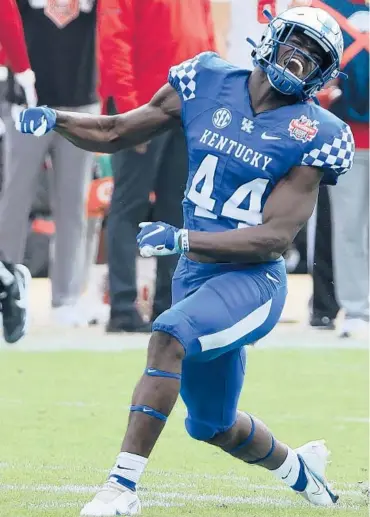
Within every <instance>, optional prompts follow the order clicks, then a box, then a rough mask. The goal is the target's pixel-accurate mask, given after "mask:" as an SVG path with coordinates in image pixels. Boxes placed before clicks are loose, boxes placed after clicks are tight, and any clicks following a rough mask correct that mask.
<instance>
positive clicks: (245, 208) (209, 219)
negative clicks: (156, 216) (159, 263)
mask: <svg viewBox="0 0 370 517" xmlns="http://www.w3.org/2000/svg"><path fill="white" fill-rule="evenodd" d="M250 73H251V72H250V71H248V70H243V69H240V68H236V67H235V66H233V65H231V64H230V63H228V62H226V61H224V60H223V59H221V58H220V57H219V56H218V55H217V54H215V53H214V52H204V53H202V54H199V55H198V56H196V57H194V58H193V59H191V60H188V61H186V62H184V63H182V64H180V65H177V66H174V67H172V68H171V70H170V73H169V79H168V80H169V83H170V84H171V85H172V86H173V87H174V88H175V89H176V90H177V92H178V94H179V96H180V98H181V102H182V124H183V127H184V131H185V135H186V140H187V146H188V155H189V178H188V182H187V186H186V190H185V197H184V201H183V208H184V224H185V227H186V228H189V229H193V230H206V231H223V230H228V229H233V228H237V227H242V226H254V225H257V224H260V223H261V222H262V211H263V207H264V204H265V202H266V199H267V198H268V196H269V194H270V193H271V191H272V189H273V188H274V187H275V185H276V184H277V183H278V182H279V180H280V179H281V178H283V177H284V176H285V175H286V174H288V173H289V171H290V169H291V168H292V167H294V166H297V165H309V166H314V167H321V168H322V169H323V170H324V177H323V183H326V184H335V183H336V182H337V178H338V176H339V175H340V174H343V173H344V172H346V171H347V170H348V169H350V168H351V166H352V162H353V156H354V142H353V137H352V133H351V130H350V129H349V127H348V125H347V124H345V123H344V122H343V121H341V120H340V119H338V118H337V117H336V116H335V115H333V114H332V113H330V112H329V111H326V110H324V109H322V108H320V107H319V106H316V105H315V104H314V103H312V102H306V103H297V104H293V105H290V106H283V107H280V108H277V109H275V110H270V111H266V112H264V113H260V114H257V115H256V114H255V113H254V112H253V109H252V106H251V103H250V98H249V93H248V87H247V84H248V79H249V76H250Z"/></svg>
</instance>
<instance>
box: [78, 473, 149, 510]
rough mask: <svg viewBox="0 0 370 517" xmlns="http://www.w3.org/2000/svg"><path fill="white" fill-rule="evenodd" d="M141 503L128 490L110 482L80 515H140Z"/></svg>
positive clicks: (86, 505) (134, 493) (133, 493)
mask: <svg viewBox="0 0 370 517" xmlns="http://www.w3.org/2000/svg"><path fill="white" fill-rule="evenodd" d="M140 513H141V503H140V500H139V498H138V496H137V494H136V492H132V491H131V490H129V489H128V488H123V487H122V486H121V485H117V483H115V482H114V481H111V480H108V481H107V482H106V483H105V484H104V486H103V488H102V489H101V490H99V492H98V493H97V494H96V496H95V497H94V499H93V500H92V501H91V502H90V503H87V504H85V506H84V507H83V508H82V510H81V513H80V515H82V516H86V517H87V516H88V517H113V516H116V515H128V516H130V515H140Z"/></svg>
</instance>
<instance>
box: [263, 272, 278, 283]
mask: <svg viewBox="0 0 370 517" xmlns="http://www.w3.org/2000/svg"><path fill="white" fill-rule="evenodd" d="M266 276H267V278H268V279H269V280H272V281H273V282H275V283H276V284H278V283H279V280H277V279H276V278H274V277H273V276H271V275H270V273H266Z"/></svg>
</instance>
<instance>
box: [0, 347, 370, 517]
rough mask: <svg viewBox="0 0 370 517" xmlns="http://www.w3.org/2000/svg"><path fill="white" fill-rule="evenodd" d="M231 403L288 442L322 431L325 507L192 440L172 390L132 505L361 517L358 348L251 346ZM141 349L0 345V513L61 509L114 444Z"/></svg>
mask: <svg viewBox="0 0 370 517" xmlns="http://www.w3.org/2000/svg"><path fill="white" fill-rule="evenodd" d="M249 359H250V362H249V367H248V377H247V382H246V384H245V388H244V391H243V394H242V399H241V404H240V408H241V409H245V410H248V411H249V412H252V413H254V414H256V415H258V416H259V417H260V418H262V419H263V420H265V422H266V423H267V424H268V425H270V426H271V428H272V429H273V431H274V433H275V435H276V436H277V437H279V438H280V439H281V440H284V441H286V442H288V443H289V444H290V445H292V446H298V445H301V444H303V443H305V442H306V441H310V440H312V439H318V438H322V437H324V438H325V439H326V440H327V442H328V445H329V447H330V448H331V450H332V453H333V454H332V464H331V465H330V468H329V477H330V478H331V479H333V480H335V482H336V483H337V488H338V489H339V490H340V491H341V504H340V505H339V506H338V507H337V508H335V509H334V510H330V509H329V510H328V509H323V510H322V509H317V508H313V507H309V506H308V505H307V504H306V503H305V501H304V500H303V499H301V498H300V497H298V496H296V495H295V494H294V493H292V492H291V491H289V490H285V488H284V487H283V486H282V485H281V484H279V483H278V482H277V481H276V480H275V479H274V478H273V477H272V476H271V474H269V473H268V472H265V471H264V470H262V469H260V468H258V467H248V466H246V465H244V464H243V463H241V462H238V461H236V460H234V459H232V458H230V457H228V456H227V455H225V454H223V453H221V452H219V451H218V450H216V449H214V448H212V447H211V446H206V445H203V444H201V443H197V442H195V441H192V440H191V439H190V438H189V437H188V436H187V435H186V432H185V430H184V427H183V418H184V415H185V409H184V406H183V405H182V403H181V402H179V403H178V404H177V406H176V408H175V410H174V413H173V415H172V417H171V418H170V420H169V423H168V425H167V427H166V429H165V432H164V434H163V435H162V437H161V440H160V443H159V444H158V446H157V447H156V449H155V451H154V454H153V456H152V459H151V461H150V463H149V466H148V469H147V472H146V474H145V475H144V477H143V479H142V487H141V494H142V500H143V502H144V505H146V507H145V508H144V512H143V514H144V516H148V517H149V516H162V515H163V516H164V515H166V516H168V517H179V516H194V517H198V516H199V517H223V516H225V517H226V516H229V515H230V516H232V517H236V516H243V517H244V516H246V517H262V516H263V517H283V516H284V517H306V516H309V515H310V516H315V517H316V516H321V515H323V516H324V515H325V516H327V517H331V516H333V515H338V516H339V515H343V516H346V517H350V516H357V517H362V516H365V515H367V514H368V512H367V508H366V500H365V497H364V496H363V495H362V494H361V490H360V488H359V487H358V486H357V483H358V482H363V481H365V480H367V479H368V470H367V469H368V425H367V423H366V419H367V418H368V399H367V397H368V358H367V352H366V351H364V350H303V351H299V350H285V349H278V350H272V349H260V350H258V348H257V349H252V350H251V351H250V354H249ZM144 361H145V352H144V351H143V350H140V351H130V352H122V353H105V354H103V353H97V352H95V353H94V352H55V353H29V354H27V353H19V352H3V353H1V354H0V415H1V417H0V422H1V423H0V435H1V440H0V462H1V463H0V517H14V516H17V517H26V516H27V517H46V516H56V517H62V516H63V517H72V516H77V515H78V514H79V510H80V507H81V505H83V503H84V502H85V501H87V500H88V499H89V498H90V497H91V496H92V495H93V493H94V486H96V485H99V484H100V483H101V482H102V481H103V480H104V477H105V472H106V471H107V470H108V469H109V467H110V466H111V464H112V461H113V460H114V458H115V455H116V453H117V451H118V449H119V446H120V441H121V437H122V435H123V432H124V430H125V425H126V417H127V407H128V405H129V403H130V395H131V391H132V389H133V387H134V385H135V382H136V380H137V379H138V376H139V375H140V374H141V372H142V369H143V366H144Z"/></svg>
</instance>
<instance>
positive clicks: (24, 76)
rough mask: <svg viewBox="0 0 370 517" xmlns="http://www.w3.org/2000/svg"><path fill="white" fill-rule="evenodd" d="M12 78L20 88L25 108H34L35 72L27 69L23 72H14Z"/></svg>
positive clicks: (35, 104) (35, 95) (35, 99)
mask: <svg viewBox="0 0 370 517" xmlns="http://www.w3.org/2000/svg"><path fill="white" fill-rule="evenodd" d="M14 80H15V82H16V83H18V84H19V86H20V87H21V88H22V90H23V92H24V97H25V101H26V106H27V108H34V107H35V106H37V93H36V89H35V82H36V78H35V74H34V73H33V71H32V70H30V69H28V70H25V71H24V72H20V73H18V74H14Z"/></svg>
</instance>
